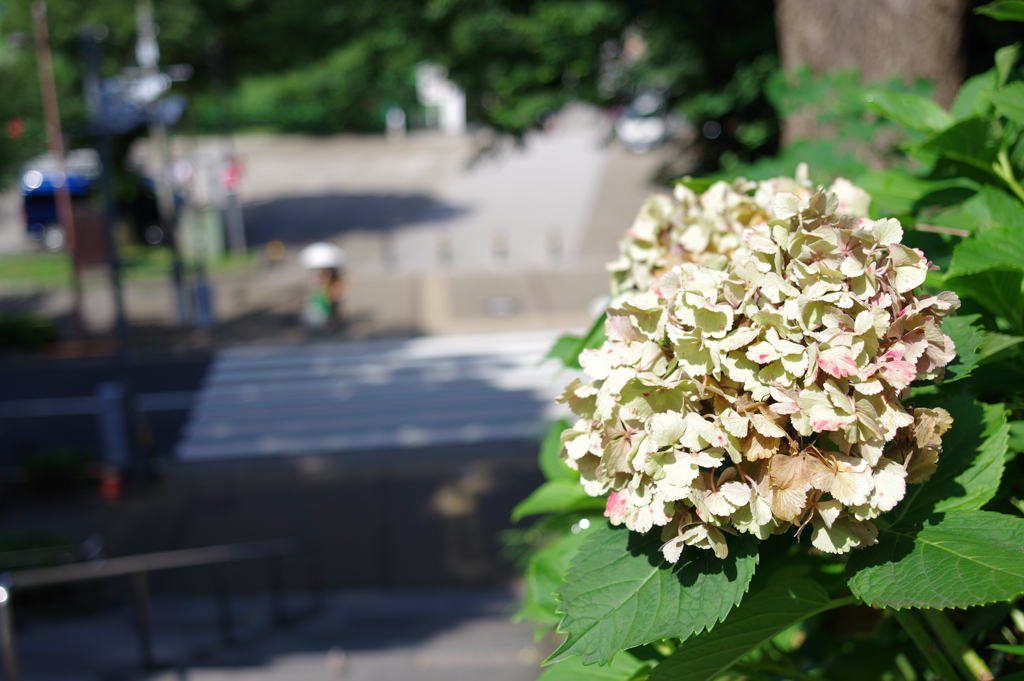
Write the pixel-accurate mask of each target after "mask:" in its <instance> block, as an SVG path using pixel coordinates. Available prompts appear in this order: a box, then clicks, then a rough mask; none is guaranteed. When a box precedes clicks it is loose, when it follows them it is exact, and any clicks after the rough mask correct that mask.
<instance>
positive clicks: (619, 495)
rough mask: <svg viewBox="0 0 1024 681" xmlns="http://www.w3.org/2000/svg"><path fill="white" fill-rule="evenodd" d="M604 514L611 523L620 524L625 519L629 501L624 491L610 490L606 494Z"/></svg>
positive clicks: (627, 513)
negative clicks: (606, 500) (608, 493)
mask: <svg viewBox="0 0 1024 681" xmlns="http://www.w3.org/2000/svg"><path fill="white" fill-rule="evenodd" d="M604 515H605V517H606V518H608V519H609V520H610V521H611V523H612V525H621V524H622V523H623V522H624V521H625V520H626V516H627V515H629V502H628V501H627V500H626V493H625V492H612V493H611V494H610V495H608V502H607V503H606V504H605V507H604Z"/></svg>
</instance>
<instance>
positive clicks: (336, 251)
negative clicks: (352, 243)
mask: <svg viewBox="0 0 1024 681" xmlns="http://www.w3.org/2000/svg"><path fill="white" fill-rule="evenodd" d="M299 263H300V264H301V265H302V267H303V268H305V269H306V270H309V271H310V274H311V277H310V285H309V292H308V294H307V296H306V304H305V305H304V307H303V310H302V321H303V322H304V323H305V324H306V326H308V327H309V328H311V329H327V328H329V327H331V326H332V325H333V324H334V323H336V322H340V321H341V320H342V318H343V315H342V301H343V300H344V298H345V294H346V289H347V282H346V280H345V275H344V265H345V251H343V250H342V249H341V248H339V247H338V246H336V245H334V244H332V243H327V242H323V241H321V242H318V243H315V244H310V245H309V246H306V247H305V248H303V249H302V251H301V252H300V253H299Z"/></svg>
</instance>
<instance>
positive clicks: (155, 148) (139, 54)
mask: <svg viewBox="0 0 1024 681" xmlns="http://www.w3.org/2000/svg"><path fill="white" fill-rule="evenodd" d="M135 26H136V31H137V32H138V34H139V39H138V44H137V45H136V48H135V55H136V59H137V60H138V62H139V66H140V67H141V68H142V72H143V75H145V76H156V75H158V74H159V73H160V69H159V68H158V67H157V64H158V63H159V59H160V48H159V45H158V44H157V42H156V23H154V21H153V5H152V3H151V2H150V0H139V3H138V5H136V10H135ZM148 111H149V142H150V153H152V154H155V155H156V177H154V178H153V182H154V183H155V184H156V205H157V212H158V213H159V217H160V229H161V230H162V231H163V233H164V237H165V238H166V239H167V244H168V246H170V248H171V256H172V264H171V277H172V280H173V282H174V295H175V302H176V303H177V310H176V311H177V318H178V319H177V321H178V324H179V325H185V324H187V323H188V322H189V319H190V315H189V304H188V300H187V298H186V296H185V284H184V267H183V265H182V262H181V253H180V252H179V250H178V242H177V238H176V232H177V220H176V219H175V208H174V190H173V189H172V188H171V183H170V181H169V179H168V177H167V166H168V160H169V158H170V153H169V151H168V147H167V126H166V125H165V124H164V120H163V116H162V114H161V107H160V99H159V98H158V99H156V100H155V101H153V102H152V103H150V104H149V107H148Z"/></svg>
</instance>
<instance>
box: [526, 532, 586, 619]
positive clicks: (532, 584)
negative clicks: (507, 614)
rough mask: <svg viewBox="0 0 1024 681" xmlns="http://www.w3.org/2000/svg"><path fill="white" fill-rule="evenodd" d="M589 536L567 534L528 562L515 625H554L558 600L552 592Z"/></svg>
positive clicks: (583, 533) (559, 583)
mask: <svg viewBox="0 0 1024 681" xmlns="http://www.w3.org/2000/svg"><path fill="white" fill-rule="evenodd" d="M588 536H589V532H588V531H586V530H584V531H582V532H580V533H579V534H574V533H571V532H567V533H566V534H563V535H562V536H561V537H559V538H558V539H556V540H554V541H553V542H551V543H550V544H548V545H547V546H545V547H544V548H542V549H540V550H539V551H537V553H535V554H534V555H533V557H532V558H530V562H529V564H528V565H527V566H526V573H525V574H524V575H523V585H524V587H525V594H524V596H523V604H522V605H521V606H520V607H519V611H518V612H516V614H515V615H514V616H513V619H514V620H516V621H517V622H518V621H521V620H531V621H533V622H538V623H540V624H548V625H552V624H557V623H558V620H559V619H561V618H560V617H559V615H558V613H557V610H558V598H557V597H556V596H555V592H556V591H557V590H558V588H559V587H560V586H561V584H562V578H563V577H564V576H565V571H566V570H568V569H569V562H570V561H571V560H572V559H573V557H574V556H575V555H576V552H577V551H579V549H580V545H581V544H583V542H584V541H585V540H586V539H587V537H588Z"/></svg>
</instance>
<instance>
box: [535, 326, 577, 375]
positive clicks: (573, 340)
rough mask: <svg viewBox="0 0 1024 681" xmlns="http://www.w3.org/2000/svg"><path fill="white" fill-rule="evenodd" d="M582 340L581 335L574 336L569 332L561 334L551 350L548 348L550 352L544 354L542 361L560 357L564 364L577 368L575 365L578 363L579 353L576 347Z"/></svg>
mask: <svg viewBox="0 0 1024 681" xmlns="http://www.w3.org/2000/svg"><path fill="white" fill-rule="evenodd" d="M581 340H582V337H580V336H572V335H569V334H565V335H564V336H559V337H558V340H556V341H555V344H554V345H552V346H551V349H550V350H548V354H546V355H544V359H543V360H541V361H542V362H543V361H544V360H549V359H558V360H561V361H562V364H563V365H565V366H567V367H571V368H576V367H575V366H574V365H575V364H577V363H578V362H577V361H576V358H577V357H578V356H579V353H578V352H576V347H577V346H578V345H579V344H580V341H581Z"/></svg>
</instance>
